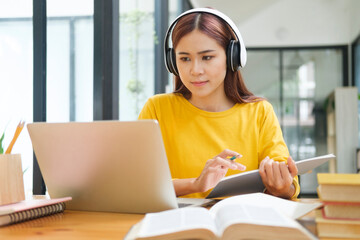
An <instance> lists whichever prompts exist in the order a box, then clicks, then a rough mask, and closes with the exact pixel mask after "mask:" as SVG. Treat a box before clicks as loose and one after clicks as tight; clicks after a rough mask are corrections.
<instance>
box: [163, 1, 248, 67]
mask: <svg viewBox="0 0 360 240" xmlns="http://www.w3.org/2000/svg"><path fill="white" fill-rule="evenodd" d="M191 13H209V14H212V15H214V16H217V17H219V18H221V19H222V20H224V21H225V22H226V23H227V24H228V26H229V27H230V28H231V30H232V31H233V33H234V34H235V36H236V38H237V41H238V42H239V45H240V49H239V50H240V54H239V64H240V67H244V66H245V64H246V60H247V56H246V48H245V44H244V41H243V39H242V37H241V34H240V31H239V29H238V28H237V27H236V25H235V23H234V22H233V21H232V20H231V19H230V18H229V17H228V16H226V15H225V14H223V13H222V12H220V11H218V10H215V9H211V8H194V9H190V10H188V11H186V12H184V13H182V14H180V15H179V16H178V17H177V18H176V19H175V20H174V21H173V22H172V23H171V24H170V26H169V28H168V30H167V32H166V35H165V41H164V54H165V61H166V58H167V52H168V50H169V37H170V34H171V32H172V29H173V28H174V26H175V25H176V23H177V22H178V21H179V19H180V18H182V17H183V16H185V15H189V14H191ZM165 65H166V68H167V69H168V71H169V72H172V71H171V70H170V69H169V66H168V64H165Z"/></svg>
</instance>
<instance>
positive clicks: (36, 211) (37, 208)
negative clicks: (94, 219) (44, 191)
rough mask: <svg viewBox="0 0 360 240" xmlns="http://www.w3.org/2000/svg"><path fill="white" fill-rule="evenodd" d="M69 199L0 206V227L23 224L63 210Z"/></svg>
mask: <svg viewBox="0 0 360 240" xmlns="http://www.w3.org/2000/svg"><path fill="white" fill-rule="evenodd" d="M70 200H71V197H64V198H55V199H34V200H25V201H21V202H18V203H13V204H7V205H2V206H0V226H6V225H10V224H14V223H18V222H23V221H27V220H31V219H35V218H39V217H45V216H48V215H51V214H55V213H60V212H63V211H64V210H65V202H66V201H70Z"/></svg>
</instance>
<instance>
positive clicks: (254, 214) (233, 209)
mask: <svg viewBox="0 0 360 240" xmlns="http://www.w3.org/2000/svg"><path fill="white" fill-rule="evenodd" d="M215 223H216V226H217V228H218V229H219V231H220V233H222V232H223V231H224V230H225V229H226V228H227V227H229V226H230V225H232V224H236V223H247V224H254V225H266V226H274V227H292V228H296V227H297V224H296V222H295V220H292V219H290V218H287V217H286V216H284V215H282V214H281V213H279V212H278V211H276V210H275V209H272V208H270V207H261V206H254V205H246V204H242V205H238V204H237V205H236V204H229V205H226V206H223V207H222V208H221V210H220V211H218V212H217V213H216V218H215Z"/></svg>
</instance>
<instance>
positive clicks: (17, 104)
mask: <svg viewBox="0 0 360 240" xmlns="http://www.w3.org/2000/svg"><path fill="white" fill-rule="evenodd" d="M0 5H1V8H0V106H1V114H0V116H1V117H0V135H2V133H3V132H4V131H5V138H4V151H5V150H6V148H7V146H8V145H9V143H10V141H11V139H12V137H13V135H14V133H15V129H16V126H17V124H18V123H19V122H20V120H25V121H26V123H30V122H32V119H33V81H32V80H33V40H32V1H27V0H16V1H10V2H9V1H4V0H1V1H0ZM19 6H21V7H19ZM12 153H20V154H21V159H22V167H23V172H24V183H25V186H24V187H25V193H26V195H27V196H28V195H31V194H32V161H33V157H32V156H33V151H32V145H31V142H30V139H29V136H28V133H27V130H26V128H24V129H23V131H22V132H21V134H20V136H19V138H18V140H17V142H16V143H15V145H14V148H13V150H12Z"/></svg>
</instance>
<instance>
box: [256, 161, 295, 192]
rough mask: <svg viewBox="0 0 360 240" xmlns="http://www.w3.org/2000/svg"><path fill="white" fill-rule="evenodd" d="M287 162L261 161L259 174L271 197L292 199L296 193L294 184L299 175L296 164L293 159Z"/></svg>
mask: <svg viewBox="0 0 360 240" xmlns="http://www.w3.org/2000/svg"><path fill="white" fill-rule="evenodd" d="M287 163H288V164H287V165H286V163H285V162H278V161H274V160H272V159H270V158H269V157H266V158H265V159H264V160H262V161H261V163H260V167H259V173H260V176H261V179H262V181H263V183H264V185H265V188H266V192H268V193H270V194H271V195H274V196H277V197H282V198H291V197H292V196H293V195H294V193H295V186H294V185H293V184H292V183H293V179H294V177H295V176H296V175H297V173H298V169H297V167H296V165H295V162H294V161H293V160H292V158H291V157H289V158H288V160H287Z"/></svg>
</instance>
